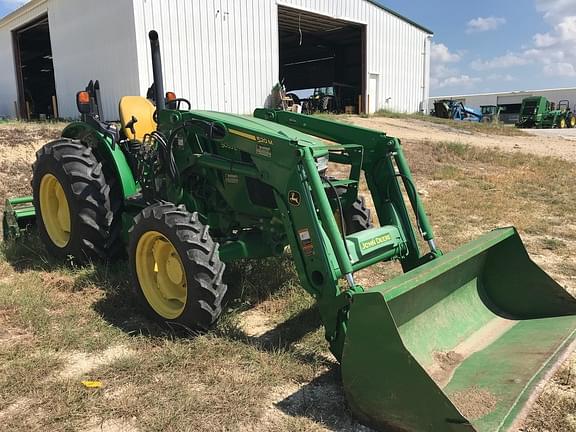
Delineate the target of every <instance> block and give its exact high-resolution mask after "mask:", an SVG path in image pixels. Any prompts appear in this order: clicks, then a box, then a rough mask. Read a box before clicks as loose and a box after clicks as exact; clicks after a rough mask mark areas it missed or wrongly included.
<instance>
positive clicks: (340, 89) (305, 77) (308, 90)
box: [278, 6, 367, 113]
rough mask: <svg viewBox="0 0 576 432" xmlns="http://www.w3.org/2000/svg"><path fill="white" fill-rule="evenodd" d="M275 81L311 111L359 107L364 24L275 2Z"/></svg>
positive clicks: (361, 109) (361, 102) (361, 105)
mask: <svg viewBox="0 0 576 432" xmlns="http://www.w3.org/2000/svg"><path fill="white" fill-rule="evenodd" d="M278 33H279V38H280V40H279V50H280V52H279V54H280V56H279V57H280V68H279V70H280V77H279V79H280V82H284V85H285V86H286V90H287V92H288V93H289V94H292V95H294V96H295V97H296V98H297V100H298V101H299V102H300V103H301V104H302V105H304V107H305V111H307V110H306V106H307V107H308V110H310V111H313V112H337V113H341V112H355V113H358V112H364V110H365V108H366V98H365V94H366V87H367V86H366V76H367V74H366V52H365V51H366V42H365V39H366V26H365V25H363V24H359V23H354V22H350V21H345V20H342V19H336V18H332V17H329V16H325V15H319V14H315V13H312V12H309V11H305V10H300V9H293V8H289V7H285V6H279V7H278Z"/></svg>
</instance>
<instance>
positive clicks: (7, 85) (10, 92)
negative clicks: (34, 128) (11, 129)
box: [0, 1, 48, 117]
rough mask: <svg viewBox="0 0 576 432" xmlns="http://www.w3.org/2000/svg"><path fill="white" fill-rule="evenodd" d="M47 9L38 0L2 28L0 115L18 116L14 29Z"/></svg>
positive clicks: (45, 4) (0, 43)
mask: <svg viewBox="0 0 576 432" xmlns="http://www.w3.org/2000/svg"><path fill="white" fill-rule="evenodd" d="M47 10H48V7H47V3H46V2H45V1H44V2H38V4H36V5H32V7H29V8H25V9H23V11H22V13H18V14H17V15H16V16H15V17H14V18H13V19H11V20H10V21H9V22H7V23H6V24H5V25H3V26H2V27H1V28H0V47H2V48H1V49H0V116H6V117H15V116H16V112H15V111H14V101H16V100H17V99H18V86H17V84H16V68H15V66H14V50H13V43H12V30H14V29H17V28H18V27H21V26H22V25H24V24H26V23H27V22H29V21H32V20H34V19H35V18H37V17H39V16H41V15H43V14H45V13H46V11H47Z"/></svg>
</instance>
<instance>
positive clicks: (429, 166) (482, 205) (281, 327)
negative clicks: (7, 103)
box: [0, 124, 576, 432]
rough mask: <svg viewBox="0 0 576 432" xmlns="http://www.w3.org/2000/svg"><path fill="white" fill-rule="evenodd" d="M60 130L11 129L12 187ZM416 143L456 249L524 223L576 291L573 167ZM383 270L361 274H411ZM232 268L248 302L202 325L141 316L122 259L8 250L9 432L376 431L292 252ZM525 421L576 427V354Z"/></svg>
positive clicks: (443, 229)
mask: <svg viewBox="0 0 576 432" xmlns="http://www.w3.org/2000/svg"><path fill="white" fill-rule="evenodd" d="M59 126H60V125H56V126H53V127H48V128H45V127H43V126H37V125H21V124H3V125H0V157H1V158H2V160H3V162H2V163H1V165H0V184H1V186H0V187H1V192H2V194H3V196H9V195H18V194H24V193H28V192H29V181H30V176H31V172H30V168H29V164H30V163H31V162H32V160H33V154H34V150H35V149H36V148H38V146H39V145H41V143H42V142H44V141H45V140H47V139H50V138H52V137H56V136H57V133H58V129H59ZM405 150H406V154H407V156H408V159H409V161H410V163H411V166H412V169H413V171H414V177H415V180H416V182H417V186H418V190H419V193H420V195H421V197H422V199H423V200H424V202H425V205H426V207H427V210H428V212H429V214H430V217H431V219H432V221H433V224H434V228H435V230H436V234H437V237H438V243H439V244H440V245H441V247H442V249H444V250H451V249H453V248H454V247H457V246H459V245H461V244H463V243H465V242H467V241H469V240H471V239H473V238H475V237H477V236H478V235H479V234H480V233H482V232H484V231H487V230H490V229H492V228H494V227H496V226H503V225H515V226H516V227H517V228H518V229H519V230H520V232H521V234H522V237H523V239H524V241H525V243H526V245H527V248H528V250H529V251H530V252H531V254H532V256H533V258H534V259H535V260H536V261H537V262H538V263H539V264H540V265H542V266H543V267H544V269H545V270H547V271H548V272H549V273H550V274H551V275H552V276H553V277H554V278H555V279H556V280H558V281H559V282H560V283H561V284H562V285H564V286H565V287H566V288H567V289H568V290H570V291H571V292H572V293H573V294H576V259H575V255H574V250H575V249H576V213H575V212H574V210H573V208H574V202H575V200H576V189H575V188H574V178H576V165H575V164H572V163H569V162H564V161H561V160H559V159H553V158H538V157H534V156H531V155H523V154H510V153H503V152H499V151H495V150H483V149H478V148H475V147H467V146H464V145H461V144H459V143H452V142H444V143H430V142H428V143H411V142H407V143H405ZM0 198H1V197H0ZM372 270H373V271H371V272H366V271H365V272H363V274H362V275H360V277H361V280H362V281H364V282H366V283H375V282H376V281H382V280H384V279H385V278H389V277H391V276H392V275H394V274H396V273H398V271H399V270H398V268H397V267H396V266H394V265H388V264H380V265H378V266H376V267H375V268H373V269H372ZM226 278H227V280H228V282H229V284H230V291H231V292H232V293H233V294H234V296H233V298H232V299H231V301H230V303H229V306H228V308H227V310H226V312H225V314H224V316H223V318H222V319H221V321H220V322H219V324H218V326H217V327H216V328H215V329H214V330H213V331H212V332H210V333H209V334H206V335H194V334H188V333H182V331H180V330H177V329H170V328H166V327H164V326H160V325H158V324H156V323H153V322H150V321H149V320H147V319H146V318H145V317H143V316H142V315H141V314H140V312H139V309H138V307H137V305H136V304H135V302H134V299H133V296H132V295H131V292H130V288H129V281H128V275H127V274H126V262H124V261H119V262H115V263H93V264H92V265H88V266H85V267H74V266H72V265H70V264H68V263H62V262H54V261H53V260H52V259H51V258H50V257H49V256H47V254H46V252H45V251H44V249H43V247H42V245H41V244H39V241H38V239H37V238H36V237H35V236H34V235H33V234H32V235H30V236H29V238H27V239H26V241H24V242H20V243H18V244H3V245H2V254H1V257H0V424H1V425H2V430H3V431H21V430H34V431H73V430H79V431H108V432H116V431H128V432H132V431H278V432H281V431H282V432H283V431H326V430H329V431H345V432H348V431H349V432H352V431H354V432H355V431H359V432H360V431H368V429H367V428H364V427H363V426H361V425H359V424H358V423H357V422H356V421H355V420H354V419H353V418H352V417H351V415H350V413H349V412H348V410H347V408H346V404H345V400H344V397H343V394H342V391H341V387H340V382H339V378H338V374H339V370H338V366H337V365H336V364H335V363H334V361H333V360H332V359H331V357H330V356H329V354H328V351H327V347H326V343H325V342H324V340H323V334H322V329H321V328H320V321H319V317H318V315H317V313H316V311H315V309H314V308H313V302H312V301H311V299H310V298H309V297H308V296H307V295H306V294H305V293H304V291H303V290H302V289H301V288H300V287H299V285H298V281H297V278H296V275H295V271H294V269H293V266H292V264H291V262H290V260H289V258H283V259H269V260H264V261H262V262H253V261H245V262H240V263H237V264H235V265H234V266H230V267H229V269H228V272H227V274H226ZM85 380H91V381H99V382H101V384H102V386H101V387H100V388H86V387H85V386H84V385H83V384H82V383H81V382H82V381H85ZM526 431H539V432H540V431H541V432H544V431H549V432H568V431H571V432H573V431H576V357H574V356H573V357H571V358H570V359H569V360H568V361H567V362H566V363H565V364H564V365H563V366H562V368H561V369H560V370H559V371H558V373H557V374H556V375H555V377H554V378H553V380H552V381H551V382H550V383H549V384H548V385H547V386H546V388H545V390H544V393H543V395H542V396H541V397H540V399H539V400H538V402H537V404H536V405H535V408H534V410H533V412H532V414H531V416H530V418H529V424H528V425H527V426H526Z"/></svg>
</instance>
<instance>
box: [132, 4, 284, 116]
mask: <svg viewBox="0 0 576 432" xmlns="http://www.w3.org/2000/svg"><path fill="white" fill-rule="evenodd" d="M134 14H135V22H136V38H137V42H138V60H139V69H140V86H141V92H142V93H143V94H144V93H145V92H146V89H147V88H148V86H150V84H151V83H152V67H151V64H150V52H149V51H150V48H149V43H148V31H150V30H151V29H155V30H157V31H158V33H159V35H160V41H161V49H162V61H163V68H164V75H165V76H164V81H165V85H164V87H165V88H166V90H173V91H175V92H176V93H177V94H178V95H181V96H182V97H186V98H188V99H189V100H190V102H191V103H192V105H193V107H195V108H199V109H210V110H219V111H228V112H235V113H251V112H252V111H253V110H254V108H255V107H260V106H262V105H263V104H264V101H265V99H266V96H267V95H268V94H269V92H270V89H271V87H272V86H273V85H274V83H275V82H277V80H278V26H277V15H276V4H275V3H274V1H271V0H250V1H246V0H242V1H238V0H195V1H181V0H163V1H162V2H159V1H155V0H134Z"/></svg>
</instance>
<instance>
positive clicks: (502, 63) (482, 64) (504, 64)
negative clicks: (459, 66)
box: [470, 53, 530, 71]
mask: <svg viewBox="0 0 576 432" xmlns="http://www.w3.org/2000/svg"><path fill="white" fill-rule="evenodd" d="M528 63H530V60H529V59H528V58H526V56H524V55H522V54H515V53H508V54H505V55H503V56H499V57H494V58H493V59H490V60H475V61H473V62H472V63H471V64H470V66H472V68H473V69H476V70H479V71H484V70H491V69H507V68H510V67H514V66H523V65H525V64H528Z"/></svg>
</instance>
